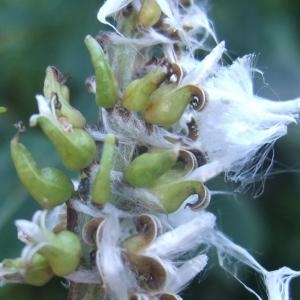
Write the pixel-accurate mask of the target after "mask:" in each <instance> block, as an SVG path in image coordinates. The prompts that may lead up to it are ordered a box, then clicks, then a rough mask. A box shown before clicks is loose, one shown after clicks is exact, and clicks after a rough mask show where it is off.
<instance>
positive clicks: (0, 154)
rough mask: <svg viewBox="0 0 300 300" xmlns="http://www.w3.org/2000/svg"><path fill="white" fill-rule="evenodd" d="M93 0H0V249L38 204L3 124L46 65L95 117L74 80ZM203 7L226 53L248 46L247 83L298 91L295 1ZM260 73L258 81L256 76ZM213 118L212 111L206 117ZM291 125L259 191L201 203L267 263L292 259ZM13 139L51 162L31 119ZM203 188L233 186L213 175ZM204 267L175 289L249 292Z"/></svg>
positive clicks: (56, 292) (296, 215)
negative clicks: (1, 109)
mask: <svg viewBox="0 0 300 300" xmlns="http://www.w3.org/2000/svg"><path fill="white" fill-rule="evenodd" d="M99 7H100V1H98V0H91V1H82V0H73V1H63V0H52V1H45V0H1V2H0V105H3V106H6V107H8V110H9V111H8V113H6V114H4V115H1V117H0V178H1V180H0V258H1V259H2V258H4V257H15V256H18V255H19V253H20V251H21V249H22V244H21V243H20V242H18V241H17V239H16V230H15V227H14V224H13V222H14V220H15V219H16V218H26V219H30V218H31V216H32V214H33V212H34V211H35V210H36V209H38V206H37V205H36V204H35V203H34V201H33V200H32V199H31V198H30V197H29V196H28V194H27V192H26V191H25V189H24V188H23V187H22V186H21V184H20V182H19V180H18V179H17V177H16V174H15V171H14V169H13V166H12V163H11V161H10V158H9V141H10V139H11V137H12V136H13V134H14V132H15V129H14V127H13V124H14V123H15V122H17V121H18V120H23V121H24V123H25V124H28V118H29V117H30V115H31V114H32V113H33V112H36V111H37V108H36V103H35V99H34V96H35V94H37V93H41V92H42V85H43V78H44V72H45V68H46V66H47V65H50V64H51V65H55V66H57V67H59V68H60V69H61V70H62V71H64V72H66V73H69V74H70V75H71V79H70V80H69V85H70V88H71V97H72V101H73V103H74V106H76V107H77V108H79V109H80V110H81V111H82V112H83V113H84V114H85V115H86V117H87V119H88V121H89V123H94V122H95V121H96V120H97V113H96V105H95V103H94V101H93V98H92V97H91V96H90V95H88V94H87V93H86V91H85V86H84V80H85V78H86V77H87V76H88V75H89V74H90V73H91V72H92V69H91V65H90V61H89V57H88V54H87V51H86V49H85V47H84V45H83V38H84V36H85V35H86V34H88V33H90V34H92V35H95V34H97V32H98V31H99V29H100V24H99V23H98V21H97V20H96V13H97V10H98V8H99ZM207 7H208V11H209V15H210V16H211V19H212V20H213V23H214V25H215V29H216V32H217V35H218V37H219V39H220V40H223V39H224V40H225V41H226V46H227V49H228V50H229V54H230V56H231V57H232V58H235V57H238V56H242V55H244V54H247V53H256V54H257V57H256V66H257V67H258V68H260V69H261V70H262V71H264V74H265V75H264V78H265V82H264V81H263V80H259V81H258V82H256V86H255V87H256V92H257V93H258V94H259V95H262V96H266V97H269V98H270V99H290V98H295V97H297V96H299V95H300V86H299V78H300V76H299V75H300V71H299V69H300V68H299V67H300V54H299V53H300V51H299V50H300V36H299V35H300V23H299V21H298V16H299V13H300V4H299V2H298V1H295V0H294V1H292V0H253V1H239V0H229V1H228V0H218V1H217V0H215V1H213V0H212V1H207ZM266 82H267V83H268V84H266ZM216 122H217V120H216ZM299 134H300V132H299V127H298V125H291V126H290V128H289V135H288V136H286V137H284V138H282V139H281V140H280V141H279V142H277V143H276V145H275V148H274V167H273V172H272V173H271V174H270V175H269V176H268V178H267V180H266V181H265V184H264V193H263V194H262V195H261V196H260V197H258V198H253V190H254V191H255V190H257V189H258V187H259V186H253V190H252V193H251V191H250V192H249V193H244V194H234V195H229V196H228V195H227V196H225V195H219V196H215V197H214V198H213V200H212V204H211V206H210V208H209V209H210V210H211V211H213V212H214V213H215V214H216V215H217V217H218V224H219V225H218V226H219V228H220V229H222V230H223V231H224V232H225V233H226V234H227V235H228V236H230V237H231V238H232V240H233V241H235V242H236V243H238V244H240V245H242V246H244V247H245V248H246V249H248V250H249V251H250V252H251V253H252V254H254V255H255V257H256V258H257V259H258V261H259V262H261V263H262V265H264V266H265V267H266V268H267V269H269V270H272V269H277V268H279V267H280V266H283V265H287V266H289V267H291V268H293V269H298V270H299V269H300V255H299V252H300V203H299V201H300V199H299V195H300V185H299V182H300V175H299V169H300V161H299V156H298V152H299V150H300V142H299ZM23 142H24V143H25V144H26V145H27V146H28V147H29V148H30V150H31V151H32V152H33V155H34V157H35V158H36V159H37V161H38V162H39V163H40V164H41V165H44V166H46V165H56V166H60V167H61V165H60V162H59V159H58V156H57V155H56V154H55V152H54V151H53V148H52V146H51V145H50V143H49V142H47V140H46V138H45V137H44V136H43V135H42V134H40V132H39V130H37V129H30V130H28V131H27V134H26V135H25V136H24V138H23ZM210 187H211V188H212V189H218V190H220V189H222V190H224V189H226V190H229V191H232V190H234V188H235V186H234V185H232V184H230V183H226V184H224V183H223V180H222V178H218V179H216V180H214V181H213V182H211V183H210ZM213 257H214V256H213V252H212V258H211V259H210V263H209V267H208V269H207V270H206V271H205V272H204V274H202V275H201V276H200V277H199V278H197V279H196V280H194V282H193V283H192V286H191V287H190V288H189V289H187V290H186V292H184V294H183V296H184V298H185V299H187V300H189V299H203V300H204V299H207V300H211V299H212V300H215V299H246V300H247V299H249V300H250V299H255V297H254V296H253V295H251V294H249V293H247V292H246V291H245V290H244V289H243V288H242V286H241V285H240V284H239V283H238V282H237V281H235V280H234V279H232V277H231V276H229V275H228V274H226V273H224V272H223V271H222V270H220V268H219V267H218V266H217V263H216V261H215V260H214V258H213ZM246 278H247V282H248V283H254V284H256V285H257V286H258V288H259V289H260V290H262V286H261V284H260V283H259V279H258V278H257V277H255V276H251V275H249V276H248V277H246ZM292 290H293V293H292V295H293V298H294V299H300V279H296V280H294V282H293V284H292ZM65 292H66V290H65V287H64V286H63V284H62V281H61V280H54V281H52V282H51V283H50V284H48V285H46V286H45V287H42V288H32V287H28V286H15V285H8V286H5V287H2V288H0V299H20V300H29V299H30V300H32V299H52V300H54V299H55V300H56V299H57V300H59V299H63V298H64V295H65Z"/></svg>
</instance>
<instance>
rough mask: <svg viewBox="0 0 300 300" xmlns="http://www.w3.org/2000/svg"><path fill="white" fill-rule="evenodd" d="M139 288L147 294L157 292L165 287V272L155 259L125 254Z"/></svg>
mask: <svg viewBox="0 0 300 300" xmlns="http://www.w3.org/2000/svg"><path fill="white" fill-rule="evenodd" d="M126 258H127V259H128V261H129V263H130V266H131V269H132V271H133V272H134V273H135V275H136V280H137V282H138V284H139V286H140V287H141V288H142V289H144V290H145V291H148V292H159V291H160V290H162V289H163V288H164V286H165V283H166V279H167V271H166V270H165V268H164V267H163V265H162V264H161V263H160V262H159V261H158V260H157V259H155V258H153V257H150V256H145V255H136V254H132V253H130V254H129V253H126Z"/></svg>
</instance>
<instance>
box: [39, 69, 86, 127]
mask: <svg viewBox="0 0 300 300" xmlns="http://www.w3.org/2000/svg"><path fill="white" fill-rule="evenodd" d="M61 76H62V75H59V71H58V70H57V69H56V68H55V67H52V66H49V67H47V69H46V77H45V82H44V95H45V97H47V98H48V99H51V101H53V104H52V105H53V106H54V108H55V113H56V116H57V117H58V118H65V119H67V121H68V122H69V123H70V124H71V125H72V126H73V127H75V128H83V127H84V126H85V125H86V120H85V118H84V116H83V115H82V114H81V112H80V111H79V110H77V109H75V108H74V107H73V106H71V105H70V103H69V97H70V95H69V90H68V88H67V86H65V85H63V84H61V83H60V82H59V77H61Z"/></svg>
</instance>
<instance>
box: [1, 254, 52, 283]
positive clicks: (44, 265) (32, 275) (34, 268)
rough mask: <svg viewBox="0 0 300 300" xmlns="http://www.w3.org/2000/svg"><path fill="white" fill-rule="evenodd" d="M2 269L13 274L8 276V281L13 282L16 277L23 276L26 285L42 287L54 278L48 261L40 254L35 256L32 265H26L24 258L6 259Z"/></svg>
mask: <svg viewBox="0 0 300 300" xmlns="http://www.w3.org/2000/svg"><path fill="white" fill-rule="evenodd" d="M2 268H4V269H6V270H7V271H9V270H10V271H11V272H12V273H11V275H8V278H7V279H8V281H9V279H11V280H12V281H13V277H14V276H16V277H20V276H22V277H23V278H22V280H23V282H24V283H26V284H30V285H34V286H42V285H44V284H46V283H47V282H48V281H49V280H50V279H51V278H52V277H53V276H54V274H53V272H52V270H51V268H50V266H49V264H48V262H47V260H46V259H45V258H44V257H43V256H42V255H40V254H38V253H36V254H34V255H33V257H32V259H31V262H30V263H25V262H24V260H23V259H22V258H14V259H5V260H4V261H3V262H2ZM14 272H15V273H14ZM10 277H11V278H10ZM16 279H18V278H16Z"/></svg>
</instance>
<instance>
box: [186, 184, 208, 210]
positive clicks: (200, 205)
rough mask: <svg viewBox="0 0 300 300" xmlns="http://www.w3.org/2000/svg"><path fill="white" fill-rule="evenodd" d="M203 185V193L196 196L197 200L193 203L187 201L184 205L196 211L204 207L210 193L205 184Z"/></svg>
mask: <svg viewBox="0 0 300 300" xmlns="http://www.w3.org/2000/svg"><path fill="white" fill-rule="evenodd" d="M203 187H204V190H203V191H204V193H203V194H202V195H201V197H198V200H197V201H196V202H195V203H187V204H186V207H189V208H190V209H191V210H194V211H197V210H199V209H204V208H206V207H207V206H208V205H209V203H210V199H211V194H210V192H209V190H208V188H207V187H206V186H203Z"/></svg>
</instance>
